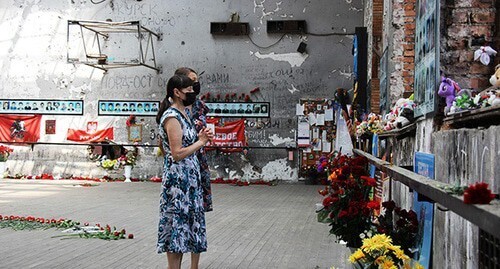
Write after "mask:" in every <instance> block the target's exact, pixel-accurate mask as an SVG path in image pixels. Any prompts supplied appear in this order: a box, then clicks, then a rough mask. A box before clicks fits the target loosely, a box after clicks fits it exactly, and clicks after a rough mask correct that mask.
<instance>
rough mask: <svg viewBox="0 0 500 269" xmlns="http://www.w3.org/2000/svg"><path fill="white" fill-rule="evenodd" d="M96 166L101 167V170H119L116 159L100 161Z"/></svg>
mask: <svg viewBox="0 0 500 269" xmlns="http://www.w3.org/2000/svg"><path fill="white" fill-rule="evenodd" d="M97 164H98V166H101V167H102V168H104V169H106V170H115V169H118V168H120V163H119V162H118V160H117V159H114V160H110V159H103V160H101V161H98V162H97Z"/></svg>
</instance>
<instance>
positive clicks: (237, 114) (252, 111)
mask: <svg viewBox="0 0 500 269" xmlns="http://www.w3.org/2000/svg"><path fill="white" fill-rule="evenodd" d="M206 105H207V107H208V109H209V112H208V114H207V116H209V117H224V118H269V117H270V115H271V113H270V110H271V104H270V103H269V102H253V103H247V102H207V103H206Z"/></svg>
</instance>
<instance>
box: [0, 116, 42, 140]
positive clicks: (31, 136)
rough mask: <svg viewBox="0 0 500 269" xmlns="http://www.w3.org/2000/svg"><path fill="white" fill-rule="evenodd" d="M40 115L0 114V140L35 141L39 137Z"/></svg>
mask: <svg viewBox="0 0 500 269" xmlns="http://www.w3.org/2000/svg"><path fill="white" fill-rule="evenodd" d="M41 119H42V115H30V116H21V115H0V140H1V141H6V142H7V141H8V142H37V141H38V139H40V122H41Z"/></svg>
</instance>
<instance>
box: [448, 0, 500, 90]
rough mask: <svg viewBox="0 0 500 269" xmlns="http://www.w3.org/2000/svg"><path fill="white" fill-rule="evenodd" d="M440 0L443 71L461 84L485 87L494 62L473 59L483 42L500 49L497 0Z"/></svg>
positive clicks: (476, 87)
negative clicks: (496, 24) (486, 64)
mask: <svg viewBox="0 0 500 269" xmlns="http://www.w3.org/2000/svg"><path fill="white" fill-rule="evenodd" d="M497 2H498V1H497ZM441 3H442V4H441V37H440V39H441V40H440V41H441V48H440V49H441V52H440V53H441V55H440V65H441V71H442V72H443V74H444V75H445V76H448V77H451V78H452V79H454V80H455V81H457V83H458V84H459V85H460V86H461V87H462V88H472V89H477V90H482V89H484V88H487V87H489V86H490V85H489V81H488V80H489V77H490V76H491V74H492V72H493V68H494V66H495V65H494V63H493V62H492V63H490V65H488V66H484V65H483V64H482V63H481V62H479V61H474V51H475V50H477V49H479V48H480V46H484V45H489V46H492V47H493V49H495V50H497V51H499V49H500V47H498V45H499V44H498V30H497V29H495V28H496V27H495V22H496V20H497V18H496V12H497V9H496V8H495V0H466V1H463V0H462V1H458V0H447V1H444V2H443V1H441ZM495 31H497V33H495ZM495 35H496V36H497V38H496V40H495ZM495 43H496V44H495ZM499 56H500V55H499ZM497 58H499V57H498V56H497ZM495 61H498V60H495Z"/></svg>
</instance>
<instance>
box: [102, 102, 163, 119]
mask: <svg viewBox="0 0 500 269" xmlns="http://www.w3.org/2000/svg"><path fill="white" fill-rule="evenodd" d="M98 106H99V112H98V115H99V116H129V115H131V114H134V115H136V116H143V117H146V116H151V117H155V116H156V114H157V113H158V109H159V107H160V102H159V101H123V100H122V101H117V100H99V104H98Z"/></svg>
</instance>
